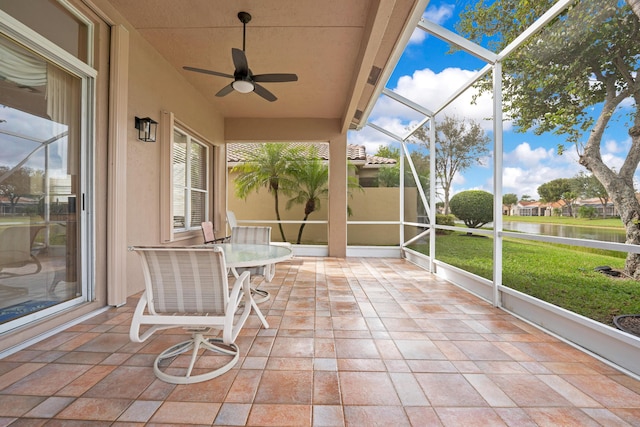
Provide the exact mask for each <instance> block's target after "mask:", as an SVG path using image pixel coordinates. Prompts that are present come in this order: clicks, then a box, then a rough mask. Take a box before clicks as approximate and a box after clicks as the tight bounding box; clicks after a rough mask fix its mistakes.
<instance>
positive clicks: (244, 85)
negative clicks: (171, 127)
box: [182, 12, 298, 102]
mask: <svg viewBox="0 0 640 427" xmlns="http://www.w3.org/2000/svg"><path fill="white" fill-rule="evenodd" d="M238 19H239V20H240V22H242V50H240V49H236V48H235V47H234V48H231V58H232V59H233V65H234V66H235V71H234V72H233V75H231V74H226V73H220V72H218V71H212V70H205V69H202V68H195V67H182V68H183V69H185V70H187V71H195V72H196V73H204V74H211V75H213V76H220V77H227V78H230V79H233V82H231V84H230V85H228V86H225V87H223V88H222V89H220V91H219V92H218V93H216V96H225V95H228V94H230V93H231V92H233V91H234V90H236V91H238V92H240V93H249V92H255V93H256V94H258V95H259V96H261V97H262V98H264V99H266V100H267V101H270V102H273V101H275V100H276V99H278V98H276V96H275V95H274V94H272V93H271V92H269V91H268V90H267V89H265V88H264V87H263V86H260V85H259V84H258V83H280V82H296V81H298V76H297V75H295V74H281V73H274V74H253V73H252V72H251V70H250V69H249V64H248V62H247V56H246V55H245V53H244V51H245V40H246V30H247V23H248V22H249V21H251V15H250V14H249V13H247V12H238Z"/></svg>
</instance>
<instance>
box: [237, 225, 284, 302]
mask: <svg viewBox="0 0 640 427" xmlns="http://www.w3.org/2000/svg"><path fill="white" fill-rule="evenodd" d="M270 242H271V227H259V226H238V227H233V228H232V229H231V243H246V244H259V245H268V244H269V243H270ZM275 270H276V266H275V264H266V265H261V266H257V267H243V268H232V269H231V271H232V273H233V275H234V276H235V277H238V275H239V274H240V273H241V272H246V271H249V272H250V273H251V274H254V275H259V276H264V280H265V281H266V282H271V279H273V276H274V275H275ZM251 289H252V291H253V295H254V299H255V301H256V303H261V302H264V301H267V300H268V299H269V292H267V291H265V290H262V289H258V288H257V287H252V288H251Z"/></svg>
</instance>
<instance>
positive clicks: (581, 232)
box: [502, 221, 625, 243]
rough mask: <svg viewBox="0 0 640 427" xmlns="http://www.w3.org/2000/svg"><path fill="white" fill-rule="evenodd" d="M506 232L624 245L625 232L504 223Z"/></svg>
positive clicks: (526, 223)
mask: <svg viewBox="0 0 640 427" xmlns="http://www.w3.org/2000/svg"><path fill="white" fill-rule="evenodd" d="M502 229H503V230H505V231H519V232H523V233H531V234H543V235H546V236H557V237H571V238H576V239H589V240H599V241H602V242H616V243H624V241H625V232H624V230H618V229H611V228H595V227H580V226H574V225H559V224H534V223H530V222H517V221H504V222H503V225H502Z"/></svg>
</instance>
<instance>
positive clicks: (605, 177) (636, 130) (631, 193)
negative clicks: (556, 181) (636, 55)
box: [580, 0, 640, 280]
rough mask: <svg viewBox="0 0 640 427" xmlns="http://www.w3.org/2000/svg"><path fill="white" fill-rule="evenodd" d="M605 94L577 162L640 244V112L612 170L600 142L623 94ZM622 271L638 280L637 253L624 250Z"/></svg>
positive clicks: (639, 256) (628, 234)
mask: <svg viewBox="0 0 640 427" xmlns="http://www.w3.org/2000/svg"><path fill="white" fill-rule="evenodd" d="M638 1H640V0H638ZM607 98H608V99H607V100H606V101H605V104H604V106H603V109H602V113H601V114H600V116H599V117H598V119H597V120H596V123H595V124H594V126H593V129H592V130H591V133H590V135H589V139H588V140H587V144H586V145H585V148H584V153H583V154H582V156H580V164H582V165H583V166H585V167H586V168H587V169H588V170H589V171H591V172H592V173H593V175H594V176H595V177H596V178H597V179H598V181H600V183H602V185H603V186H604V188H605V189H606V190H607V193H609V195H610V196H611V200H612V202H613V204H614V206H615V207H616V208H617V209H618V212H619V213H620V219H621V220H622V223H623V224H624V227H625V230H626V241H625V243H627V244H630V245H640V202H638V199H637V198H636V193H635V189H634V187H633V175H634V174H635V171H636V170H637V168H638V163H639V162H640V114H636V115H635V118H634V123H633V126H632V127H631V128H630V129H629V135H630V136H631V147H630V148H629V153H628V155H627V157H626V159H625V161H624V164H623V165H622V167H621V168H620V171H619V172H615V171H613V170H612V169H611V168H609V167H608V166H607V165H606V164H605V163H604V162H603V161H602V157H601V155H600V143H601V141H602V135H603V134H604V130H605V128H606V126H607V123H608V122H609V119H610V117H611V115H612V113H613V111H614V110H615V108H616V106H617V105H619V104H620V102H621V101H622V99H624V98H625V95H624V94H618V95H615V94H613V93H610V95H609V96H608V97H607ZM625 273H626V274H628V275H629V276H631V277H633V278H635V279H636V280H640V254H636V253H632V252H629V253H627V259H626V261H625Z"/></svg>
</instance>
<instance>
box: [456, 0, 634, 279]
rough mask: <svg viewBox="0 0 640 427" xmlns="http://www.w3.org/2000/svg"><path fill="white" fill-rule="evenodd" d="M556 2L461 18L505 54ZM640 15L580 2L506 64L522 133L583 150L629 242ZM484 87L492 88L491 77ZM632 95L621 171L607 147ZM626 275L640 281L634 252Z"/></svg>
mask: <svg viewBox="0 0 640 427" xmlns="http://www.w3.org/2000/svg"><path fill="white" fill-rule="evenodd" d="M554 3H556V1H555V0H539V1H535V2H532V1H530V0H497V1H494V2H491V4H487V2H486V1H480V2H477V3H476V4H475V5H474V6H470V7H467V9H466V10H465V12H464V13H463V14H462V15H461V20H460V21H459V24H458V31H459V32H460V33H461V34H463V35H465V36H467V37H468V38H470V39H471V40H474V41H476V42H479V43H480V42H481V41H482V39H483V38H487V39H488V41H489V47H490V48H492V49H494V50H495V51H501V50H502V49H503V48H505V47H506V46H507V45H508V44H509V43H510V42H511V41H512V40H514V39H515V38H516V37H517V36H518V35H519V34H521V33H522V32H523V31H524V30H525V29H527V28H528V27H529V26H530V25H531V24H532V23H533V22H534V20H535V19H537V17H539V16H541V15H542V14H543V13H544V12H545V11H547V10H548V9H549V7H551V6H552V5H553V4H554ZM630 6H632V7H633V8H632V7H630ZM639 17H640V5H638V1H637V0H627V4H624V3H622V2H620V1H611V0H592V1H576V2H575V4H573V5H572V6H571V7H569V8H567V9H566V10H565V11H563V12H562V13H561V14H559V15H558V16H557V17H556V18H554V20H553V21H552V22H551V25H548V26H547V27H546V28H545V29H544V30H543V31H541V32H540V33H538V34H537V35H536V36H535V37H532V38H531V39H529V40H528V41H527V42H526V43H525V44H524V45H522V46H520V48H518V49H517V50H516V51H514V52H513V54H511V55H509V56H508V57H506V58H505V59H504V60H503V61H502V64H503V72H504V78H503V88H502V93H503V96H504V99H505V102H504V103H503V107H504V109H505V116H506V117H509V118H511V119H512V120H513V121H514V123H515V125H516V129H518V130H520V131H523V132H524V131H528V130H532V131H533V132H535V133H536V134H538V135H541V134H543V133H545V132H553V133H556V134H559V135H565V136H566V138H567V142H569V143H573V144H575V145H576V149H577V150H578V153H579V155H580V164H581V165H583V166H584V167H585V168H586V169H587V170H588V171H590V172H591V173H593V175H594V176H595V177H596V178H597V179H598V181H600V182H601V183H602V185H603V186H604V187H605V189H606V190H607V192H608V194H609V195H610V197H611V199H612V201H613V203H614V204H615V206H616V207H617V209H618V212H619V213H620V217H621V220H622V222H623V224H624V226H625V228H626V235H627V240H626V242H627V243H629V244H640V203H639V202H638V200H637V199H636V197H635V189H634V185H633V176H634V174H635V172H636V170H637V168H638V164H639V163H640V114H639V110H638V109H639V108H640V72H639V71H640V70H639V68H640V62H639V61H638V54H639V52H640V23H639V19H638V18H639ZM480 88H481V89H482V90H484V91H492V90H493V87H492V83H491V81H490V78H487V79H485V80H484V81H483V82H482V83H481V85H480ZM629 98H631V99H632V102H631V103H628V104H627V105H630V107H628V111H629V114H628V119H629V120H628V124H627V126H628V129H629V131H628V132H629V136H630V137H631V146H630V148H629V151H628V153H627V156H626V158H625V160H624V163H623V165H622V167H621V168H620V170H619V171H616V170H614V169H613V168H612V167H610V166H608V165H607V164H606V163H605V161H604V160H603V158H602V155H601V144H602V140H603V135H604V132H605V130H606V129H607V126H608V125H609V124H610V121H611V119H612V118H613V117H614V113H616V112H617V111H620V110H621V109H622V108H623V107H624V104H623V102H625V101H626V100H628V99H629ZM583 138H586V142H584V141H583ZM563 149H564V147H562V146H560V147H559V151H560V152H562V150H563ZM625 273H626V274H628V275H631V276H633V277H635V278H636V279H640V254H635V253H632V252H629V253H628V255H627V259H626V262H625Z"/></svg>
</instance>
